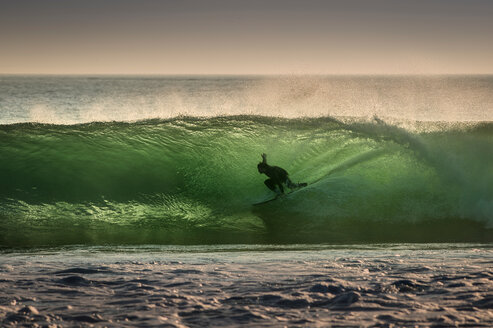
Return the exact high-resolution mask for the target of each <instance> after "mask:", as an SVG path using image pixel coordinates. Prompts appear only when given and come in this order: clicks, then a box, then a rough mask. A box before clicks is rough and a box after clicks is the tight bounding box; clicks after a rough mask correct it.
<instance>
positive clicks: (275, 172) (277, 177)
mask: <svg viewBox="0 0 493 328" xmlns="http://www.w3.org/2000/svg"><path fill="white" fill-rule="evenodd" d="M264 155H265V154H263V155H262V158H263V161H262V162H260V163H259V164H258V165H257V168H258V171H259V173H263V174H265V175H267V176H268V177H269V178H270V179H267V180H265V181H264V183H265V185H266V186H267V187H268V188H269V189H270V190H272V191H276V186H278V187H279V190H280V191H281V193H282V194H283V193H284V186H283V184H284V183H285V184H286V185H287V186H288V188H290V189H294V188H298V187H305V186H306V183H299V184H296V183H293V182H292V181H291V180H290V179H289V177H288V172H286V170H285V169H283V168H280V167H279V166H270V165H269V164H267V158H266V157H267V155H265V156H264Z"/></svg>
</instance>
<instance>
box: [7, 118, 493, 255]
mask: <svg viewBox="0 0 493 328" xmlns="http://www.w3.org/2000/svg"><path fill="white" fill-rule="evenodd" d="M422 130H423V131H422V132H410V131H408V130H406V129H403V128H399V127H397V126H392V125H387V124H385V123H383V122H381V121H379V120H375V121H372V122H341V121H338V120H335V119H332V118H310V119H293V120H289V119H276V118H266V117H258V116H238V117H217V118H208V119H198V118H186V117H185V118H175V119H171V120H166V121H163V120H151V121H141V122H135V123H90V124H81V125H70V126H61V125H43V124H14V125H3V126H0V158H1V161H0V181H1V188H0V244H1V245H3V246H7V247H10V246H40V245H64V244H98V245H99V244H150V243H158V244H167V243H171V244H183V243H211V244H214V243H250V242H252V243H271V242H288V243H291V242H305V243H306V242H341V243H353V242H393V241H395V242H409V241H411V242H413V241H416V242H433V241H449V242H450V241H492V240H493V238H492V236H493V234H492V229H491V228H492V227H493V167H492V165H491V163H493V152H492V149H493V125H491V123H483V124H476V125H474V126H440V125H438V124H435V125H434V126H433V127H432V129H431V130H430V129H422ZM430 131H433V132H430ZM263 152H265V153H267V154H268V161H269V164H272V165H277V166H281V167H283V168H285V169H286V170H287V171H288V172H289V173H290V177H291V179H292V180H293V181H295V182H296V181H299V182H308V183H309V186H308V187H306V188H303V189H301V190H299V191H297V192H295V193H292V194H289V195H286V196H284V197H282V198H280V199H278V200H276V201H273V202H269V203H266V204H264V205H258V206H252V204H254V203H257V202H259V201H262V200H264V199H268V198H269V197H272V196H273V195H271V192H270V191H269V190H267V188H266V187H265V186H264V184H263V180H265V179H266V176H264V175H260V174H259V173H258V172H257V168H256V165H257V163H258V162H259V161H260V160H261V157H260V154H261V153H263Z"/></svg>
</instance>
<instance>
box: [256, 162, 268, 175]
mask: <svg viewBox="0 0 493 328" xmlns="http://www.w3.org/2000/svg"><path fill="white" fill-rule="evenodd" d="M257 170H258V173H265V172H267V164H266V163H264V162H260V163H258V165H257Z"/></svg>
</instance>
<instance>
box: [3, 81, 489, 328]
mask: <svg viewBox="0 0 493 328" xmlns="http://www.w3.org/2000/svg"><path fill="white" fill-rule="evenodd" d="M264 152H265V153H267V154H268V162H269V164H272V165H277V166H281V167H283V168H285V169H286V170H287V171H288V172H289V173H290V177H291V179H292V180H293V181H295V182H307V183H308V184H309V185H308V186H307V187H305V188H303V189H300V190H298V191H296V192H294V193H291V194H287V195H285V196H283V197H281V198H279V199H277V200H275V201H272V202H268V203H265V204H261V205H254V204H256V203H258V202H261V201H263V200H268V199H271V198H273V195H272V193H271V192H270V191H269V190H268V189H267V188H266V187H265V186H264V184H263V181H264V180H265V179H266V177H265V176H263V175H260V174H259V173H258V172H257V170H256V165H257V163H258V162H259V161H261V157H260V154H261V153H264ZM492 163H493V77H491V76H339V77H337V76H336V77H323V76H308V77H301V76H280V77H262V76H247V77H245V76H202V77H200V76H174V77H128V76H127V77H119V76H94V77H81V76H0V284H1V285H2V286H1V287H2V288H1V290H2V291H0V320H1V321H0V322H2V324H3V325H6V326H7V325H12V326H16V325H25V326H31V325H34V324H38V325H50V324H52V325H58V326H90V325H95V326H115V327H118V326H125V325H127V326H136V325H138V326H166V325H168V326H178V327H180V326H197V327H198V326H203V325H206V326H237V325H252V326H327V325H338V326H351V327H354V326H375V327H376V326H378V327H380V326H382V327H383V326H386V327H389V326H391V325H395V326H409V327H414V326H423V327H425V326H430V325H436V326H446V327H448V326H473V327H477V326H485V327H486V326H491V325H492V324H493V319H492V316H493V315H492V312H491V306H492V292H493V284H492V281H493V273H492V270H491V267H492V266H491V264H492V261H491V255H492V253H491V242H492V241H493V169H492V168H493V166H492V165H491V164H492ZM437 243H438V244H437ZM69 300H70V301H69Z"/></svg>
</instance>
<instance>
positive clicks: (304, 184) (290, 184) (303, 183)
mask: <svg viewBox="0 0 493 328" xmlns="http://www.w3.org/2000/svg"><path fill="white" fill-rule="evenodd" d="M286 184H287V186H288V188H289V189H294V188H301V187H306V186H307V183H306V182H302V183H293V181H291V180H290V179H289V178H288V179H287V180H286Z"/></svg>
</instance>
